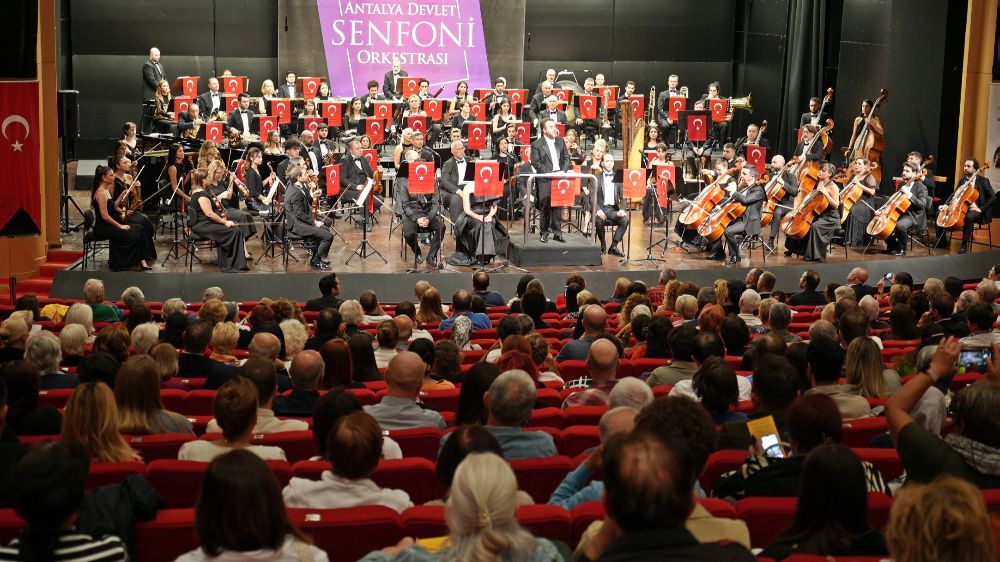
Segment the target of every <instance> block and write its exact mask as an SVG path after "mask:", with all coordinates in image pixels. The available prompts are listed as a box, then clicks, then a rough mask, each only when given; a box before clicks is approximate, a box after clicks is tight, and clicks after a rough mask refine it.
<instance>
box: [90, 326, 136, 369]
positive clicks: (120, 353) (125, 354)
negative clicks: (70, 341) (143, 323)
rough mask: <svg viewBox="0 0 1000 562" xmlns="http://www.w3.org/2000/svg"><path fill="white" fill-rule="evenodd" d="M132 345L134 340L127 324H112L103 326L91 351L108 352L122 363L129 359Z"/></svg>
mask: <svg viewBox="0 0 1000 562" xmlns="http://www.w3.org/2000/svg"><path fill="white" fill-rule="evenodd" d="M131 345H132V341H131V339H130V338H129V334H128V330H127V329H126V328H125V326H124V325H122V324H112V325H111V326H105V327H104V328H101V331H100V332H98V333H97V337H96V338H94V345H93V347H92V348H91V353H107V354H108V355H110V356H112V357H114V358H115V361H118V363H119V364H121V363H124V362H126V361H128V358H129V347H131Z"/></svg>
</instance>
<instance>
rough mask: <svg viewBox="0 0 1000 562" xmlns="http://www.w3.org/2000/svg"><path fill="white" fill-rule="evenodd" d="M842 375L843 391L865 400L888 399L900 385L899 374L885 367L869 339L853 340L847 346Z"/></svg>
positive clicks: (875, 346)
mask: <svg viewBox="0 0 1000 562" xmlns="http://www.w3.org/2000/svg"><path fill="white" fill-rule="evenodd" d="M844 375H845V376H846V377H847V384H846V385H845V386H844V390H845V391H846V392H849V393H852V394H857V395H859V396H864V397H865V398H888V397H889V396H892V394H893V393H894V392H896V391H897V390H899V386H900V384H901V383H900V381H899V374H897V373H896V371H895V370H893V369H887V368H886V367H885V364H884V363H883V362H882V352H881V351H879V348H878V344H876V343H875V341H874V340H872V339H871V338H855V339H854V341H852V342H851V344H850V345H848V346H847V358H846V360H845V361H844Z"/></svg>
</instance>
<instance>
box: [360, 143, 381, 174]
mask: <svg viewBox="0 0 1000 562" xmlns="http://www.w3.org/2000/svg"><path fill="white" fill-rule="evenodd" d="M361 155H362V156H364V157H365V160H367V161H368V165H369V166H371V167H372V170H374V169H376V168H378V151H377V150H375V149H374V148H366V149H365V150H362V151H361Z"/></svg>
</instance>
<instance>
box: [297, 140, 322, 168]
mask: <svg viewBox="0 0 1000 562" xmlns="http://www.w3.org/2000/svg"><path fill="white" fill-rule="evenodd" d="M314 139H315V136H314V135H313V132H312V131H310V130H309V129H306V130H305V131H302V133H301V134H300V135H299V142H301V143H302V149H301V151H300V153H301V154H302V159H303V160H304V161H305V164H306V168H309V171H310V172H312V173H314V174H319V173H320V171H322V169H323V158H322V157H321V156H320V155H319V147H318V146H316V143H315V140H314Z"/></svg>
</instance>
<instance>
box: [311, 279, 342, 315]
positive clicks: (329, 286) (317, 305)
mask: <svg viewBox="0 0 1000 562" xmlns="http://www.w3.org/2000/svg"><path fill="white" fill-rule="evenodd" d="M319 294H320V296H319V297H318V298H315V299H309V300H308V301H306V308H305V309H306V310H309V311H314V312H319V311H321V310H323V309H326V308H332V309H334V310H336V309H337V308H339V307H340V299H338V298H337V296H338V295H340V279H337V274H336V273H332V272H331V273H327V274H326V275H324V276H323V277H321V278H320V280H319Z"/></svg>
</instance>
